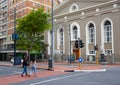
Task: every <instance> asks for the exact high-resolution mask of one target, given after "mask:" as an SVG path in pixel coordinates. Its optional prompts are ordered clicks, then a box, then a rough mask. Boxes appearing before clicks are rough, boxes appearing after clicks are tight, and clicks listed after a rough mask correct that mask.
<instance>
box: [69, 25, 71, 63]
mask: <svg viewBox="0 0 120 85" xmlns="http://www.w3.org/2000/svg"><path fill="white" fill-rule="evenodd" d="M69 38H70V41H69V42H70V55H69V56H70V64H71V30H70V24H69Z"/></svg>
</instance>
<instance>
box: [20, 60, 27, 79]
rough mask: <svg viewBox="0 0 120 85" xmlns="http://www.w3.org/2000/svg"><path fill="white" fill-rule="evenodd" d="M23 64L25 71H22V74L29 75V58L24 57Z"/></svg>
mask: <svg viewBox="0 0 120 85" xmlns="http://www.w3.org/2000/svg"><path fill="white" fill-rule="evenodd" d="M22 65H23V71H22V74H21V76H22V77H23V75H24V74H26V76H28V74H27V66H28V64H27V59H26V58H24V59H23V64H22Z"/></svg>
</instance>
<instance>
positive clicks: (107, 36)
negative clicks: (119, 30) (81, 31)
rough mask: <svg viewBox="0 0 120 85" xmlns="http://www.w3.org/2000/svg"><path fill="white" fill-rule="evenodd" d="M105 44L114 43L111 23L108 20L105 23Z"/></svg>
mask: <svg viewBox="0 0 120 85" xmlns="http://www.w3.org/2000/svg"><path fill="white" fill-rule="evenodd" d="M104 42H105V43H108V42H112V35H111V22H110V21H108V20H106V21H105V23H104Z"/></svg>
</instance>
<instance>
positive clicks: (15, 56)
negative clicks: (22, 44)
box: [13, 7, 17, 65]
mask: <svg viewBox="0 0 120 85" xmlns="http://www.w3.org/2000/svg"><path fill="white" fill-rule="evenodd" d="M13 36H14V65H15V58H16V37H17V36H16V7H15V8H14V34H13Z"/></svg>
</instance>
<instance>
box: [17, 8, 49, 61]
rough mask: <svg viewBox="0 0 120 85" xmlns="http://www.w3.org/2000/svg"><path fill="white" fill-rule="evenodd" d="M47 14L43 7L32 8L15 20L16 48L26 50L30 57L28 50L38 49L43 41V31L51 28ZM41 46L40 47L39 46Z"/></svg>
mask: <svg viewBox="0 0 120 85" xmlns="http://www.w3.org/2000/svg"><path fill="white" fill-rule="evenodd" d="M49 17H50V15H49V14H47V13H46V12H44V10H43V8H39V9H37V10H34V9H33V10H32V11H31V12H30V13H29V14H28V15H26V16H24V17H22V18H19V19H18V20H17V34H18V36H19V38H18V40H17V49H19V50H27V52H28V56H29V59H30V51H32V50H40V49H41V48H42V47H43V46H41V45H44V46H45V44H44V43H43V41H42V40H43V39H44V35H43V34H44V32H45V31H46V30H48V29H50V28H51V25H50V22H49V21H48V18H49ZM40 46H41V47H40Z"/></svg>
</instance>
